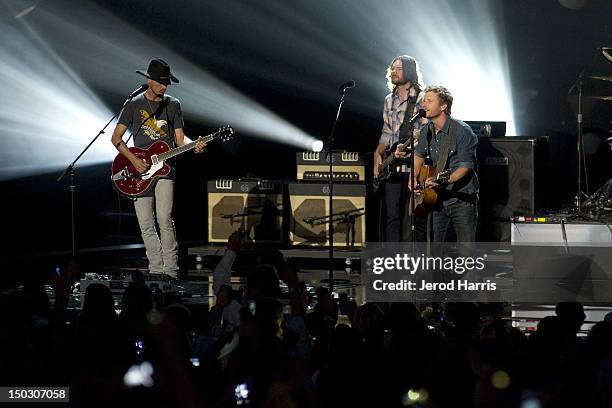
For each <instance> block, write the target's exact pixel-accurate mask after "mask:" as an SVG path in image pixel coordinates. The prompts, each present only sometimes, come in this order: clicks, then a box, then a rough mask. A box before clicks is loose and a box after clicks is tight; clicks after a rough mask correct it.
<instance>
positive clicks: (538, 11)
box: [0, 0, 612, 257]
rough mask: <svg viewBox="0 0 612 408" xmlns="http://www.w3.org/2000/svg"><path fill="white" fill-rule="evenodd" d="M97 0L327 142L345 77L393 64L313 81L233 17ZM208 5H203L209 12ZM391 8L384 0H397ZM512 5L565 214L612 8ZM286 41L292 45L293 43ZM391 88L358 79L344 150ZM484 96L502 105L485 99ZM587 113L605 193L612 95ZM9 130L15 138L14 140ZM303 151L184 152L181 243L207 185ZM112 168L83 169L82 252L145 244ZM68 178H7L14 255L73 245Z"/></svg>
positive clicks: (594, 167) (285, 171) (522, 0)
mask: <svg viewBox="0 0 612 408" xmlns="http://www.w3.org/2000/svg"><path fill="white" fill-rule="evenodd" d="M98 3H99V4H101V5H102V6H103V7H104V8H106V9H107V10H108V11H110V12H111V13H113V14H114V15H116V16H118V17H121V18H125V19H126V20H128V21H130V23H131V24H133V25H134V26H136V27H137V28H138V29H140V30H142V31H143V32H146V33H147V34H148V35H150V36H152V37H154V38H157V39H158V41H159V42H160V43H163V44H164V45H166V46H169V47H170V48H172V49H173V50H174V51H176V52H177V53H178V54H180V55H183V56H184V57H185V58H187V59H189V60H191V61H192V62H193V63H194V64H196V65H200V66H202V67H205V68H206V69H207V70H208V71H209V72H210V73H212V74H213V75H215V76H216V77H218V78H220V79H221V80H223V81H225V82H227V83H228V84H230V85H232V86H233V87H235V88H236V89H239V90H240V91H241V92H242V93H244V94H245V95H247V96H250V97H251V98H253V99H255V100H257V101H258V102H259V103H261V104H263V105H265V106H266V107H267V108H269V109H270V110H272V111H274V112H276V113H278V114H279V115H280V116H281V117H283V118H285V119H286V120H288V121H289V122H291V123H293V124H295V125H296V126H297V127H299V128H301V129H303V130H305V131H306V132H307V133H309V134H312V135H316V136H318V137H321V138H324V137H326V135H327V134H328V133H329V130H330V128H331V124H332V122H333V118H334V115H335V109H336V104H335V101H336V88H337V86H338V84H339V83H341V82H344V81H345V80H347V79H349V78H352V77H353V78H354V77H357V76H359V75H364V74H367V75H372V76H381V77H382V76H383V75H384V74H383V72H384V66H383V67H380V68H379V69H378V70H377V71H372V68H371V67H370V64H368V63H367V62H368V61H367V58H368V55H363V58H355V59H352V60H351V61H349V62H347V65H346V67H345V70H344V72H334V73H333V74H330V75H328V76H327V77H325V78H319V77H309V72H310V71H309V66H308V62H307V58H306V57H305V59H304V61H285V60H283V59H281V58H279V59H275V60H271V59H259V57H258V54H257V53H256V52H254V51H253V50H252V49H251V48H250V47H249V44H250V43H253V42H257V41H259V40H261V41H265V39H264V37H263V35H262V38H261V39H259V38H258V37H257V34H253V33H252V32H249V33H243V32H242V31H241V29H240V27H235V26H234V27H228V26H227V25H226V23H225V22H224V20H223V15H218V14H215V13H210V14H207V13H203V14H201V15H199V16H198V17H199V23H198V24H197V25H196V24H185V23H184V21H190V20H189V17H193V16H190V13H192V12H193V10H191V9H190V7H189V6H187V5H186V6H185V7H182V5H181V4H182V2H165V1H153V2H147V3H142V2H131V1H119V0H117V1H114V0H105V1H100V2H98ZM208 3H209V2H208V1H203V2H199V4H200V7H204V8H206V5H207V4H208ZM232 3H233V4H234V3H240V2H232ZM258 3H259V4H263V5H264V6H266V7H274V6H275V4H277V3H278V2H277V1H273V0H266V1H261V2H258ZM264 3H265V4H264ZM319 3H321V2H319ZM391 3H393V2H391ZM210 4H213V3H210ZM278 4H280V3H278ZM283 4H284V3H283ZM380 4H381V7H383V6H385V4H386V2H381V3H380ZM501 5H502V9H503V20H504V21H503V23H504V27H505V37H506V43H507V46H508V55H509V64H510V67H509V68H510V73H511V82H512V84H511V86H512V91H513V96H514V107H515V113H516V118H515V119H516V122H517V125H518V128H519V129H521V130H520V133H521V134H522V135H528V136H538V135H548V136H551V158H552V161H551V173H550V175H549V177H548V179H549V180H550V185H549V186H548V187H549V188H550V194H551V200H550V205H549V208H550V209H558V208H560V207H562V206H563V205H565V204H568V203H569V202H571V200H572V196H573V194H574V191H575V183H576V175H575V174H576V159H575V149H576V147H575V143H576V120H575V110H574V109H573V107H574V106H575V104H576V101H575V98H573V97H568V91H569V90H570V88H571V87H572V84H573V83H574V82H575V80H576V78H577V76H578V74H579V73H580V72H581V71H583V70H585V73H586V74H587V75H588V74H600V75H610V74H611V73H612V65H610V64H607V63H606V62H605V61H604V60H603V58H601V56H599V55H598V53H597V51H596V48H597V47H601V46H604V45H611V44H612V41H611V40H610V35H611V32H612V21H611V20H612V3H610V1H609V0H592V1H590V2H588V3H587V5H586V6H585V7H584V8H582V9H580V10H571V9H568V8H565V7H563V6H561V5H560V3H559V2H558V1H557V0H541V1H529V0H513V1H504V2H501ZM234 6H235V4H234ZM285 7H288V6H286V5H285ZM295 12H296V13H304V15H305V17H307V18H317V16H316V15H314V14H313V12H312V10H310V9H308V7H306V6H305V5H304V4H301V3H300V5H299V7H298V6H297V5H296V10H295ZM323 12H324V11H323ZM347 12H349V13H350V10H348V11H347ZM378 28H379V29H380V30H384V29H385V27H378ZM354 29H355V30H358V29H359V28H358V27H355V28H354ZM246 35H248V37H249V38H248V41H247V39H246V38H245V37H244V36H246ZM279 35H282V33H279ZM195 45H197V46H195ZM372 45H375V42H374V43H372V44H367V45H364V48H367V46H372ZM287 46H288V47H291V44H287ZM400 53H410V50H398V54H400ZM151 57H157V56H151ZM253 63H257V64H258V66H260V67H263V68H264V69H267V70H269V71H270V72H281V73H285V74H286V73H291V74H292V75H295V76H296V77H298V78H304V80H305V81H306V80H308V81H318V82H319V85H320V87H321V88H322V89H328V90H329V94H328V95H323V96H322V97H321V98H319V99H316V98H313V97H312V95H306V94H304V93H303V92H301V91H300V89H299V87H297V88H292V87H288V86H286V84H284V83H283V84H281V83H279V82H276V81H275V80H274V79H273V77H274V76H273V75H267V76H261V75H257V74H256V73H255V71H253V70H247V69H244V67H245V66H246V64H253ZM381 79H382V78H381ZM382 84H384V82H382V81H381V90H380V94H381V98H380V100H376V101H372V104H371V107H370V108H368V107H366V106H364V105H363V104H357V103H355V102H354V101H356V100H363V98H364V97H365V96H366V95H367V93H366V90H360V88H359V86H357V87H356V88H355V89H354V90H352V91H351V93H350V94H349V95H348V97H347V101H346V104H345V106H344V111H343V113H342V116H341V119H340V122H339V124H338V128H337V139H336V148H338V149H346V150H350V151H362V152H371V151H372V150H373V149H374V147H375V145H376V143H377V140H378V137H379V132H380V127H381V125H382V120H381V111H380V107H381V106H382V96H384V92H385V90H384V89H383V87H382ZM94 91H96V89H94ZM97 91H99V95H101V97H102V98H103V100H104V101H105V103H106V104H107V106H111V107H112V106H120V105H121V102H122V100H123V97H124V95H114V94H108V93H105V91H104V90H101V89H100V90H97ZM128 91H129V90H126V93H127V92H128ZM585 92H587V93H588V94H590V95H602V94H605V95H610V94H612V83H605V82H604V81H585ZM353 98H354V99H353ZM482 103H495V101H488V100H483V101H482ZM584 110H585V132H587V133H592V134H594V136H589V139H588V140H589V143H590V145H589V148H590V150H589V151H590V152H591V151H592V154H590V155H589V157H588V159H587V165H588V170H589V190H590V192H594V191H595V189H596V188H597V187H598V185H601V184H602V183H603V182H605V181H606V180H608V179H609V177H610V175H611V171H610V159H611V157H610V148H609V147H608V146H607V144H606V143H605V138H606V137H609V136H612V134H610V133H608V132H609V131H610V129H611V128H612V126H611V125H610V120H611V119H612V117H611V116H612V102H606V101H597V100H593V99H588V100H586V101H585V106H584ZM186 121H187V123H186V126H187V130H188V134H190V135H194V134H202V133H204V132H207V131H208V130H210V128H212V127H213V125H212V124H211V125H210V126H207V124H202V123H194V122H192V121H191V120H190V118H189V117H186ZM3 137H4V138H5V140H6V142H8V143H10V137H11V136H10V135H3ZM295 152H296V149H295V148H293V147H288V146H283V145H281V144H278V143H273V142H269V141H264V140H261V139H257V138H254V137H251V136H250V135H248V134H245V135H240V139H239V140H237V141H236V142H235V143H234V145H229V146H227V145H226V146H220V145H211V146H210V147H209V149H208V152H207V153H205V154H204V155H203V156H195V155H192V154H186V155H184V156H183V157H182V158H181V159H180V160H179V164H178V166H179V168H178V180H177V185H176V199H175V219H176V224H177V233H178V238H179V241H183V242H185V241H204V240H205V237H206V231H205V228H206V219H205V218H206V192H205V190H206V185H205V182H206V180H208V179H213V178H218V177H233V178H237V177H245V176H247V175H253V176H256V177H261V178H267V179H275V180H281V179H294V178H295V162H294V161H295ZM109 160H110V158H109ZM109 168H110V163H109V164H108V165H101V166H84V167H78V168H77V176H76V185H77V193H76V205H77V207H76V208H77V210H76V214H77V218H76V220H77V247H78V248H89V247H94V246H107V245H116V244H118V243H119V242H120V243H122V244H125V243H139V242H141V240H140V236H139V233H138V229H137V223H136V219H135V217H134V216H133V208H132V204H131V202H130V201H129V200H126V199H122V198H119V197H118V196H117V195H116V194H115V193H114V191H113V189H112V187H111V185H110V180H109V177H108V176H109ZM58 175H59V173H58V172H54V173H51V174H45V175H40V176H35V177H29V178H22V179H17V180H10V181H6V182H2V183H1V184H2V185H1V186H0V188H1V191H3V194H2V195H3V198H4V199H3V202H4V203H5V208H4V210H3V214H4V217H3V218H4V222H3V225H4V229H5V231H6V232H8V234H5V237H6V238H5V242H6V243H5V244H4V245H3V252H4V255H3V257H15V256H18V255H27V254H36V253H40V252H45V251H67V250H69V249H70V195H69V188H68V183H67V181H68V179H67V178H66V179H64V180H63V181H62V182H61V183H57V182H56V181H55V180H56V178H57V176H58Z"/></svg>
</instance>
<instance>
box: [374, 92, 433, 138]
mask: <svg viewBox="0 0 612 408" xmlns="http://www.w3.org/2000/svg"><path fill="white" fill-rule="evenodd" d="M410 96H411V97H414V96H416V90H415V89H414V88H411V89H410ZM424 97H425V93H424V92H421V93H419V95H418V96H417V102H416V104H415V107H414V111H413V112H410V113H409V114H410V116H411V117H412V116H413V115H414V114H415V113H416V112H417V111H418V110H419V109H421V108H422V107H423V98H424ZM407 106H408V101H406V100H404V101H400V100H399V98H398V96H397V95H396V94H395V93H394V92H391V93H390V94H388V95H387V96H386V97H385V106H384V109H383V127H382V133H381V135H380V139H379V140H378V143H379V144H383V145H385V146H387V148H389V147H391V146H392V145H393V144H394V143H395V142H397V141H399V138H400V127H401V126H402V122H403V121H404V116H405V115H406V108H407ZM415 135H416V136H418V128H417V130H416V132H415Z"/></svg>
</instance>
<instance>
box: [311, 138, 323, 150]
mask: <svg viewBox="0 0 612 408" xmlns="http://www.w3.org/2000/svg"><path fill="white" fill-rule="evenodd" d="M321 150H323V142H322V141H320V140H315V141H314V142H312V151H313V152H320V151H321Z"/></svg>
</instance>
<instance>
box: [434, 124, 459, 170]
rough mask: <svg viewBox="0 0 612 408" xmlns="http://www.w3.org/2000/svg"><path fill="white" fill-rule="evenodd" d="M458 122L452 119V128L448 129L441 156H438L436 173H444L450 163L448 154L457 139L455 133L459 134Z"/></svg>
mask: <svg viewBox="0 0 612 408" xmlns="http://www.w3.org/2000/svg"><path fill="white" fill-rule="evenodd" d="M457 126H458V125H457V122H456V121H455V120H454V119H453V118H450V126H449V128H448V135H446V137H445V138H444V143H443V144H442V149H441V150H440V155H439V156H438V162H437V163H436V173H442V172H443V171H444V170H446V164H447V163H448V153H449V150H450V146H451V144H452V143H453V141H454V139H455V133H456V132H457Z"/></svg>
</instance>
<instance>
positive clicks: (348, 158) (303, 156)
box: [296, 151, 365, 183]
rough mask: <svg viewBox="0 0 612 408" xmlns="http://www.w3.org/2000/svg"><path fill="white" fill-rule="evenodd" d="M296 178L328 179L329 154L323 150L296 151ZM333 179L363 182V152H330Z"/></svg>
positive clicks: (308, 179)
mask: <svg viewBox="0 0 612 408" xmlns="http://www.w3.org/2000/svg"><path fill="white" fill-rule="evenodd" d="M296 163H297V179H298V180H303V181H327V180H329V155H326V154H325V153H323V152H298V153H297V157H296ZM332 163H333V165H334V168H333V172H334V180H335V181H339V182H361V183H363V182H365V165H364V160H363V154H362V153H358V152H339V151H335V152H332Z"/></svg>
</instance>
